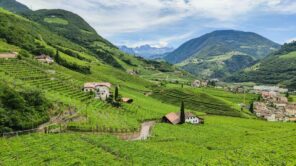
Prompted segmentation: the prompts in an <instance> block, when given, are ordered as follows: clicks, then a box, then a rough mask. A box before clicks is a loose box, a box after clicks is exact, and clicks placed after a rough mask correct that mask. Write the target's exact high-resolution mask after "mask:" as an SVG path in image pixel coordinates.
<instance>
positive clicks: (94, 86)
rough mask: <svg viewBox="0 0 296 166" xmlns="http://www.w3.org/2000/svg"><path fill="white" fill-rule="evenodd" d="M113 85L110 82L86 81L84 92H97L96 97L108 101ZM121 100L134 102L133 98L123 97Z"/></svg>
mask: <svg viewBox="0 0 296 166" xmlns="http://www.w3.org/2000/svg"><path fill="white" fill-rule="evenodd" d="M111 87H112V84H111V83H109V82H87V83H84V86H83V90H84V92H93V93H95V98H96V99H99V100H103V101H106V100H107V99H108V98H109V97H110V95H111V92H110V89H111ZM121 101H122V102H124V103H132V102H133V99H130V98H127V97H123V98H121Z"/></svg>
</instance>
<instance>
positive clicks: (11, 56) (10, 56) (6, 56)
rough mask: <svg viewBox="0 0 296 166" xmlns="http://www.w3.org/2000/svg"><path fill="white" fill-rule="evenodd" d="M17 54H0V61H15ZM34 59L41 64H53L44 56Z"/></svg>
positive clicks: (52, 61) (51, 60) (48, 57)
mask: <svg viewBox="0 0 296 166" xmlns="http://www.w3.org/2000/svg"><path fill="white" fill-rule="evenodd" d="M17 56H18V53H17V52H12V53H0V59H15V58H17ZM35 59H36V60H37V61H39V62H42V63H47V64H52V63H54V60H53V59H52V58H51V57H50V56H48V55H45V54H41V55H39V56H35Z"/></svg>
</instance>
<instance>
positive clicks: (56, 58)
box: [54, 50, 61, 64]
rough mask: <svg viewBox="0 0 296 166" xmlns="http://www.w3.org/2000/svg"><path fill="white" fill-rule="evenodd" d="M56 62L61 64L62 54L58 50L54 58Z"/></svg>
mask: <svg viewBox="0 0 296 166" xmlns="http://www.w3.org/2000/svg"><path fill="white" fill-rule="evenodd" d="M54 60H55V61H56V63H58V64H59V63H60V60H61V57H60V53H59V50H57V52H56V54H55V56H54Z"/></svg>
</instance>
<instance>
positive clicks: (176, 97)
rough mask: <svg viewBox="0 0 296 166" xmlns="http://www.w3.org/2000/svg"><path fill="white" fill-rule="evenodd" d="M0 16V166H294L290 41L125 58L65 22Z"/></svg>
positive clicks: (8, 6) (220, 40)
mask: <svg viewBox="0 0 296 166" xmlns="http://www.w3.org/2000/svg"><path fill="white" fill-rule="evenodd" d="M0 7H2V8H0V147H1V148H0V165H3V166H6V165H295V164H296V160H295V158H296V153H295V150H296V139H295V138H296V134H295V130H296V123H295V121H296V120H295V118H296V107H294V102H295V101H296V93H295V84H294V83H295V82H294V81H295V78H294V74H295V69H294V64H295V63H294V60H295V58H296V54H295V51H296V49H295V43H296V42H290V43H287V44H284V45H279V44H277V43H275V42H273V41H271V40H269V39H267V38H265V37H262V36H260V35H258V34H256V33H252V32H243V31H236V30H218V31H213V32H211V33H208V34H205V35H203V36H201V37H199V38H195V39H192V40H189V41H188V42H185V43H184V44H182V45H181V46H180V47H179V48H177V49H176V50H173V49H172V48H171V47H163V48H157V47H153V46H150V45H144V46H142V47H137V48H133V50H131V49H132V48H128V47H126V46H125V47H126V48H125V47H119V48H118V47H117V46H115V45H114V44H113V43H111V42H110V41H109V40H107V39H106V38H104V37H102V36H101V35H100V34H98V32H97V30H95V28H93V27H92V26H91V25H90V24H89V23H88V22H87V21H85V20H84V18H83V17H81V16H79V15H78V14H75V13H74V12H72V11H66V10H62V9H41V10H31V9H29V8H28V7H26V6H25V5H23V4H21V3H19V2H18V1H15V0H0ZM135 50H137V51H139V52H137V53H136V52H131V51H135ZM153 59H154V60H153ZM258 85H262V86H258ZM258 87H259V90H258ZM260 88H261V89H260ZM260 104H261V105H264V104H265V105H266V107H267V108H268V109H261V107H259V106H260ZM278 104H285V106H282V105H280V107H281V108H280V109H279V108H278ZM270 110H271V111H270ZM263 114H264V115H263ZM265 114H266V115H265ZM279 114H281V115H282V114H284V116H285V117H280V118H278V117H277V115H279ZM270 117H274V118H273V119H271V118H270Z"/></svg>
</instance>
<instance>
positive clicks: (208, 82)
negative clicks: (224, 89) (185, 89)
mask: <svg viewBox="0 0 296 166" xmlns="http://www.w3.org/2000/svg"><path fill="white" fill-rule="evenodd" d="M218 81H219V80H218V79H211V80H194V81H193V82H192V83H191V86H192V87H195V88H200V87H207V86H209V85H211V84H213V83H214V84H215V83H216V82H218Z"/></svg>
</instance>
